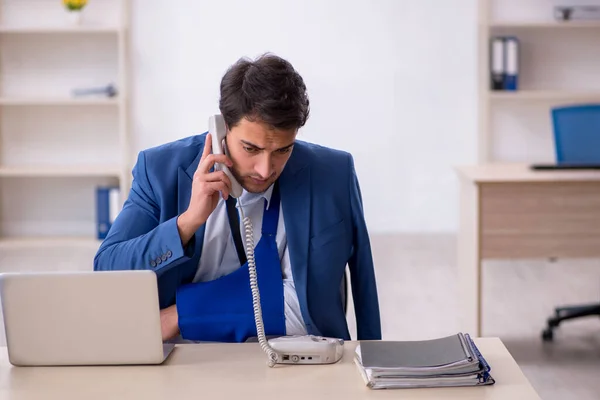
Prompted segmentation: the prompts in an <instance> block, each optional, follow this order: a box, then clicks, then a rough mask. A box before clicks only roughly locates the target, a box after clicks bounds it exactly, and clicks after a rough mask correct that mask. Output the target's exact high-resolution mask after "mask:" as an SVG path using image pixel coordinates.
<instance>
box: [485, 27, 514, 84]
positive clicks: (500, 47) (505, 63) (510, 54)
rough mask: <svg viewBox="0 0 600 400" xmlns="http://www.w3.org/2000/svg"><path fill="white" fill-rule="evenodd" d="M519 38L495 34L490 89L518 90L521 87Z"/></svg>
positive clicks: (492, 48)
mask: <svg viewBox="0 0 600 400" xmlns="http://www.w3.org/2000/svg"><path fill="white" fill-rule="evenodd" d="M519 48H520V44H519V39H517V38H516V37H514V36H494V37H492V38H491V41H490V71H489V73H490V89H491V90H493V91H516V90H518V88H519V52H520V49H519Z"/></svg>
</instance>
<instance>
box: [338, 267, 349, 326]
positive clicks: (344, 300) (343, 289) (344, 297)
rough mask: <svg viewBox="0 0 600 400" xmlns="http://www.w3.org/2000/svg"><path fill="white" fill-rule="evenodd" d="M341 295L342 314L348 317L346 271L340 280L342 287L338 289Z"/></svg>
mask: <svg viewBox="0 0 600 400" xmlns="http://www.w3.org/2000/svg"><path fill="white" fill-rule="evenodd" d="M340 291H341V294H342V303H343V304H344V314H346V316H347V315H348V270H347V269H346V270H345V271H344V278H343V279H342V287H341V289H340Z"/></svg>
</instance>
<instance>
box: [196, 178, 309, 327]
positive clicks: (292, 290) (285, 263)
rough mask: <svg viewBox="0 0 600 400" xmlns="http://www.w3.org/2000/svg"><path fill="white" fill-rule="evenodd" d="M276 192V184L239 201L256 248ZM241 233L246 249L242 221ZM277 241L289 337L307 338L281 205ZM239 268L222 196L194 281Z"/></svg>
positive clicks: (211, 218) (206, 234) (207, 229)
mask: <svg viewBox="0 0 600 400" xmlns="http://www.w3.org/2000/svg"><path fill="white" fill-rule="evenodd" d="M272 192H273V185H271V186H270V187H269V189H267V190H266V191H265V192H264V193H249V192H247V191H246V190H244V191H243V193H242V195H241V196H240V198H239V199H237V200H238V201H237V208H238V209H239V207H240V203H241V205H242V207H243V209H244V216H246V217H250V221H251V222H252V228H253V229H252V230H253V232H254V245H255V246H256V245H257V244H258V242H259V241H260V238H261V236H262V233H261V231H262V217H263V212H264V200H267V202H268V203H267V207H269V206H270V201H271V193H272ZM238 212H239V210H238ZM240 217H241V213H240ZM240 233H241V236H242V241H243V242H244V246H245V242H246V237H245V235H244V225H243V223H242V221H241V220H240ZM275 240H276V242H277V250H278V252H279V261H280V263H281V272H282V277H283V295H284V303H285V329H286V334H287V335H306V326H305V325H304V321H303V319H302V314H301V313H300V305H299V303H298V295H297V294H296V287H295V286H294V279H293V276H292V268H291V263H290V253H289V250H288V246H287V236H286V233H285V225H284V222H283V208H282V207H281V203H280V204H279V220H278V224H277V235H276V236H275ZM256 261H257V263H258V262H259V260H256ZM239 267H240V261H239V258H238V256H237V251H236V249H235V243H234V241H233V237H232V235H231V229H230V227H229V220H228V218H227V206H226V202H225V200H223V198H222V197H221V198H219V202H218V204H217V207H216V208H215V210H214V211H213V212H212V214H211V215H210V216H209V217H208V220H207V221H206V227H205V231H204V243H203V245H202V255H201V257H200V262H199V264H198V271H197V272H196V276H195V277H194V282H206V281H212V280H214V279H217V278H219V277H221V276H223V275H227V274H229V273H231V272H233V271H235V270H236V269H238V268H239Z"/></svg>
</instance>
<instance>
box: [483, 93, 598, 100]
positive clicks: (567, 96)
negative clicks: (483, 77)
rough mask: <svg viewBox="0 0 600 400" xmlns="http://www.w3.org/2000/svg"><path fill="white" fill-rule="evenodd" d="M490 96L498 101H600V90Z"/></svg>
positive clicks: (490, 94)
mask: <svg viewBox="0 0 600 400" xmlns="http://www.w3.org/2000/svg"><path fill="white" fill-rule="evenodd" d="M489 96H490V97H491V98H492V99H496V100H561V101H562V100H564V101H572V100H578V101H579V100H581V101H589V100H592V101H600V90H598V91H575V90H521V91H516V92H501V91H497V92H494V91H490V92H489Z"/></svg>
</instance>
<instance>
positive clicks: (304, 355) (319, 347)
mask: <svg viewBox="0 0 600 400" xmlns="http://www.w3.org/2000/svg"><path fill="white" fill-rule="evenodd" d="M208 131H209V133H210V134H211V136H212V149H213V153H214V154H223V151H222V148H223V142H224V141H225V135H226V134H227V129H226V126H225V120H224V119H223V117H222V116H221V115H213V116H211V117H210V119H209V122H208ZM225 149H226V148H225ZM225 154H226V153H225ZM217 168H218V169H219V170H222V171H224V172H225V174H227V176H228V177H229V179H230V180H231V196H232V197H234V198H237V199H238V205H239V209H240V213H241V217H242V221H243V224H244V237H245V242H246V248H245V250H246V258H247V259H248V271H249V273H250V289H251V291H252V306H253V308H254V322H255V324H256V333H257V336H258V342H259V344H260V347H261V348H262V349H263V350H264V352H265V353H267V356H268V362H267V364H268V365H269V367H274V366H275V364H333V363H336V362H338V361H339V360H340V359H341V358H342V355H343V353H344V347H343V345H344V341H343V340H341V339H335V338H328V337H322V336H315V335H295V336H284V337H279V338H275V339H270V340H268V341H267V338H266V336H265V328H264V325H263V319H262V310H261V306H260V292H259V290H258V279H257V276H256V263H255V260H254V238H253V230H252V222H251V221H250V218H248V217H245V216H244V208H243V206H242V204H241V202H240V201H239V197H240V196H241V195H242V186H241V185H240V184H239V183H238V182H237V181H236V180H235V178H234V177H233V175H232V174H231V171H229V169H228V168H227V167H226V166H225V165H222V164H220V163H215V170H217Z"/></svg>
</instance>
